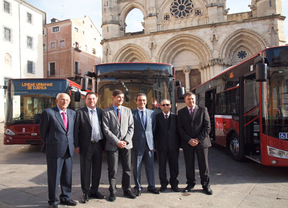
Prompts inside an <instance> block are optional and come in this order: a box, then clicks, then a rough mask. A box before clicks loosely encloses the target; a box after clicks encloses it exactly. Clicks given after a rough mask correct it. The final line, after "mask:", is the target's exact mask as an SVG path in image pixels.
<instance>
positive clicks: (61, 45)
mask: <svg viewBox="0 0 288 208" xmlns="http://www.w3.org/2000/svg"><path fill="white" fill-rule="evenodd" d="M64 46H65V40H60V48H63V47H64Z"/></svg>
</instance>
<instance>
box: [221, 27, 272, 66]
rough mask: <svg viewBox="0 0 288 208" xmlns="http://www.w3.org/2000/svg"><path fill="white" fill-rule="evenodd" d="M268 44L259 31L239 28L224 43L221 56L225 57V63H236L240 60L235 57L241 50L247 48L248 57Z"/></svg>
mask: <svg viewBox="0 0 288 208" xmlns="http://www.w3.org/2000/svg"><path fill="white" fill-rule="evenodd" d="M267 46H268V43H267V41H265V39H264V38H263V37H262V36H261V35H260V34H258V33H257V32H254V31H252V30H249V29H239V30H237V31H235V32H234V33H232V34H231V35H229V37H228V38H227V39H226V40H225V41H224V42H223V43H222V45H221V47H220V51H219V57H220V58H221V59H223V63H224V64H225V65H234V64H236V63H237V62H239V60H237V59H236V58H235V57H236V53H237V52H238V51H239V50H245V52H246V53H247V58H248V57H250V56H252V55H254V54H256V53H258V52H259V51H261V50H263V49H264V48H265V47H267Z"/></svg>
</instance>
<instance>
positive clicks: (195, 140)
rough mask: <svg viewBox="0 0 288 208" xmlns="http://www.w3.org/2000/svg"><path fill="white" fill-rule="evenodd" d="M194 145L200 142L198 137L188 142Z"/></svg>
mask: <svg viewBox="0 0 288 208" xmlns="http://www.w3.org/2000/svg"><path fill="white" fill-rule="evenodd" d="M188 143H189V144H190V145H191V146H192V147H195V146H197V145H198V144H199V141H198V139H190V140H189V142H188Z"/></svg>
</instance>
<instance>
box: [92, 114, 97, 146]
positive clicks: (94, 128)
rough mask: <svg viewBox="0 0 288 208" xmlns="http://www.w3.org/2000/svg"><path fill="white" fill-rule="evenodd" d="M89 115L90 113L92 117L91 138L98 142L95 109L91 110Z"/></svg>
mask: <svg viewBox="0 0 288 208" xmlns="http://www.w3.org/2000/svg"><path fill="white" fill-rule="evenodd" d="M91 115H92V119H91V124H92V140H95V141H96V142H98V140H99V136H98V134H99V129H98V127H99V124H98V119H97V117H96V112H95V110H91Z"/></svg>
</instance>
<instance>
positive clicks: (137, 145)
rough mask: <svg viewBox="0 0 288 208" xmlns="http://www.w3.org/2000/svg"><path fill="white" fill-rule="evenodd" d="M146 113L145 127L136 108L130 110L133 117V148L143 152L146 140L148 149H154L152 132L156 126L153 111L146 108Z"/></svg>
mask: <svg viewBox="0 0 288 208" xmlns="http://www.w3.org/2000/svg"><path fill="white" fill-rule="evenodd" d="M146 113H147V121H146V123H147V125H146V128H145V127H144V126H143V124H142V122H141V117H140V115H139V112H138V109H135V110H133V111H132V114H133V118H134V135H133V139H132V141H133V149H135V150H137V151H140V152H144V150H145V146H146V142H147V145H148V148H149V149H150V150H154V140H153V138H154V137H153V132H154V130H155V128H156V120H155V114H154V111H152V110H149V109H146Z"/></svg>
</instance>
